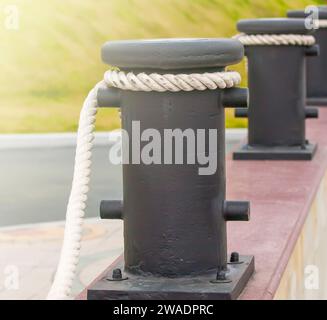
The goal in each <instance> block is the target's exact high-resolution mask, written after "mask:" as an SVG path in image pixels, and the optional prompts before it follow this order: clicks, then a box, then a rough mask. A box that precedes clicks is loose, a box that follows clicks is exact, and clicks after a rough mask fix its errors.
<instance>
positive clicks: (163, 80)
mask: <svg viewBox="0 0 327 320" xmlns="http://www.w3.org/2000/svg"><path fill="white" fill-rule="evenodd" d="M104 81H105V83H106V84H107V85H108V86H109V87H115V88H118V89H122V90H130V91H145V92H150V91H156V92H165V91H170V92H179V91H193V90H200V91H203V90H207V89H209V90H216V89H225V88H232V87H234V86H237V85H238V84H240V82H241V76H240V74H239V73H238V72H235V71H226V72H214V73H203V74H198V73H193V74H158V73H151V74H145V73H139V74H134V73H133V72H129V73H127V74H125V73H124V72H122V71H116V70H109V71H107V72H106V73H105V75H104Z"/></svg>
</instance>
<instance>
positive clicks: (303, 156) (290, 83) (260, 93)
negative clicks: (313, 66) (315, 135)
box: [234, 19, 316, 160]
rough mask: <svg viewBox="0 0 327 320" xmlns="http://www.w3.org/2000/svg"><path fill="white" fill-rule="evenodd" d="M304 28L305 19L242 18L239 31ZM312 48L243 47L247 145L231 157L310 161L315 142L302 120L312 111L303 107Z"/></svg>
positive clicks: (284, 30) (304, 29) (278, 30)
mask: <svg viewBox="0 0 327 320" xmlns="http://www.w3.org/2000/svg"><path fill="white" fill-rule="evenodd" d="M288 27H289V28H290V30H291V32H292V33H295V32H297V33H303V34H305V33H309V32H312V31H308V30H307V29H306V28H305V25H304V19H258V20H241V21H240V22H239V23H238V29H239V31H241V32H249V33H251V34H255V33H258V34H259V33H263V32H264V33H266V34H269V33H270V34H279V33H284V34H285V33H286V30H287V29H288ZM312 51H314V47H313V46H311V47H306V46H291V45H290V46H285V45H283V46H271V45H270V46H269V45H257V46H251V45H249V46H246V51H245V54H246V56H247V59H248V83H249V90H250V104H249V109H248V110H247V113H245V112H240V111H238V112H236V116H241V117H246V116H247V117H248V122H249V124H248V144H247V145H245V146H243V147H242V148H240V149H239V150H237V151H236V152H235V153H234V159H237V160H247V159H250V160H251V159H261V160H264V159H269V160H278V159H285V160H296V159H298V160H309V159H311V158H312V156H313V154H314V152H315V150H316V147H315V146H312V145H310V144H308V142H307V141H306V137H305V119H306V118H307V117H310V116H314V114H315V113H316V110H314V111H313V110H312V109H310V110H308V111H306V109H305V99H306V73H305V72H306V68H305V60H306V55H307V54H309V55H311V54H312Z"/></svg>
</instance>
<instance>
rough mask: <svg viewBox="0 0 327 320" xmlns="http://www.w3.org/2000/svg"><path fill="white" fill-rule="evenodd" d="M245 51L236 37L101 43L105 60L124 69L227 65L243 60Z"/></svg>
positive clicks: (196, 67) (170, 68)
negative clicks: (234, 38)
mask: <svg viewBox="0 0 327 320" xmlns="http://www.w3.org/2000/svg"><path fill="white" fill-rule="evenodd" d="M243 55H244V48H243V45H242V44H241V43H240V42H239V41H237V40H233V39H215V38H214V39H158V40H124V41H109V42H107V43H105V44H104V46H103V47H102V60H103V61H104V62H105V63H107V64H110V65H112V66H115V67H118V68H120V69H123V70H124V69H130V70H134V69H154V70H181V69H202V68H215V67H225V66H227V65H231V64H236V63H238V62H240V61H241V60H242V58H243Z"/></svg>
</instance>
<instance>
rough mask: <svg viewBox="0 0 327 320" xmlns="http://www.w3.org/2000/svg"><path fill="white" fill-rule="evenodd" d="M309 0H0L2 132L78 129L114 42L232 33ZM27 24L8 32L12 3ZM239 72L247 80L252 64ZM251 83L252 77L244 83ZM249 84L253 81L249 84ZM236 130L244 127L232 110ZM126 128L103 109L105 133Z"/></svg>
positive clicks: (101, 126)
mask: <svg viewBox="0 0 327 320" xmlns="http://www.w3.org/2000/svg"><path fill="white" fill-rule="evenodd" d="M324 3H325V1H318V0H317V1H314V0H311V1H307V0H96V1H92V0H15V1H6V0H0V7H1V12H2V21H3V23H2V26H1V27H0V41H1V50H0V66H1V73H0V97H1V99H0V132H1V133H23V132H24V133H26V132H30V133H31V132H62V131H75V130H76V128H77V123H78V115H79V111H80V108H81V104H82V102H83V99H84V97H85V96H86V94H87V92H88V91H89V89H90V88H92V86H93V85H94V84H95V83H96V82H98V81H99V80H101V79H102V77H103V73H104V72H105V70H106V66H105V65H104V64H103V63H102V62H101V59H100V48H101V46H102V44H103V43H104V42H105V41H108V40H114V39H135V38H136V39H146V38H160V37H163V38H169V37H230V36H232V35H234V34H236V32H237V31H236V28H235V24H236V21H237V20H239V19H241V18H251V17H273V16H274V17H278V16H281V17H283V16H285V12H286V10H287V9H291V8H304V7H305V6H307V5H309V4H324ZM12 4H14V5H16V7H17V10H18V14H19V28H18V29H17V30H13V29H10V28H9V29H8V27H6V23H7V22H8V19H9V18H10V17H9V14H10V12H9V13H8V10H9V11H10V9H8V5H12ZM233 69H236V70H239V71H240V72H241V73H242V75H243V79H245V77H244V64H240V65H237V66H235V67H233ZM243 81H244V80H243ZM243 84H246V82H245V81H244V82H243ZM226 122H227V126H228V127H244V126H245V125H246V123H245V121H244V120H239V119H234V118H233V116H232V112H231V110H227V119H226ZM117 127H119V118H118V112H117V110H115V109H110V110H109V109H106V110H101V111H100V112H99V115H98V118H97V129H98V130H110V129H114V128H117Z"/></svg>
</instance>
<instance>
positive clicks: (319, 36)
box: [287, 6, 327, 106]
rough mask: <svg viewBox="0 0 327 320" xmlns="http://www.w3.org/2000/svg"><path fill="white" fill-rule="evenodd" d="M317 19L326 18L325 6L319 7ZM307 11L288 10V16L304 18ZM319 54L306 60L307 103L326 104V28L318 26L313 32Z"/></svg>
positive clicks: (326, 10)
mask: <svg viewBox="0 0 327 320" xmlns="http://www.w3.org/2000/svg"><path fill="white" fill-rule="evenodd" d="M318 14H319V19H321V20H327V9H326V6H321V7H319V11H318ZM308 15H309V13H305V12H304V10H290V11H288V12H287V16H288V17H290V18H305V17H307V16H308ZM314 36H315V38H316V42H317V44H319V47H320V55H319V57H317V58H314V59H308V60H307V104H309V105H318V106H327V28H320V29H318V30H316V32H315V35H314Z"/></svg>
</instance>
